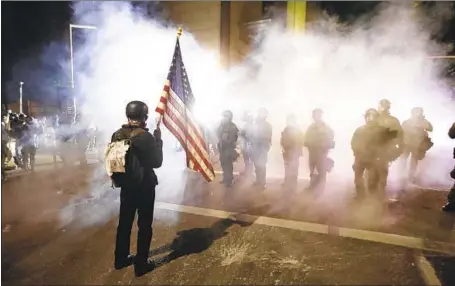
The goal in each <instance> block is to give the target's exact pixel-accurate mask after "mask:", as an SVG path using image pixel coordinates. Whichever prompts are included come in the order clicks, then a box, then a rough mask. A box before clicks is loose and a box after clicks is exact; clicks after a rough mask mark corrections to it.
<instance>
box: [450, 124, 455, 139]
mask: <svg viewBox="0 0 455 286" xmlns="http://www.w3.org/2000/svg"><path fill="white" fill-rule="evenodd" d="M449 137H450V138H452V139H455V123H454V124H452V127H450V129H449Z"/></svg>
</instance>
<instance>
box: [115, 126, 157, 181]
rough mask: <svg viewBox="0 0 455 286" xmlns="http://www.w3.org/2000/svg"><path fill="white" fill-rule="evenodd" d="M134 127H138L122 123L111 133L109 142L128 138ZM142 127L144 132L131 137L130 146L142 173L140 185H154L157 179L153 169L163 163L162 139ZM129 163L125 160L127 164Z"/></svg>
mask: <svg viewBox="0 0 455 286" xmlns="http://www.w3.org/2000/svg"><path fill="white" fill-rule="evenodd" d="M136 128H139V127H136V126H130V125H123V126H122V128H120V129H119V130H117V131H115V132H114V134H112V138H111V142H114V141H120V140H124V139H128V138H129V136H130V134H131V132H132V131H133V130H134V129H136ZM143 129H144V130H145V132H142V133H140V134H139V135H136V136H134V137H133V138H132V139H131V147H130V148H131V150H132V151H133V152H134V155H135V156H136V158H137V159H138V161H139V163H140V168H141V170H142V171H143V174H144V176H143V181H142V182H141V185H143V186H144V187H148V186H151V185H152V186H155V185H157V184H158V179H157V177H156V174H155V171H154V170H153V169H156V168H160V167H161V165H162V164H163V141H162V140H161V139H157V138H155V137H153V135H152V134H151V133H150V132H148V129H147V128H143ZM129 163H130V162H127V164H129Z"/></svg>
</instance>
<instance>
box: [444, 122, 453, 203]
mask: <svg viewBox="0 0 455 286" xmlns="http://www.w3.org/2000/svg"><path fill="white" fill-rule="evenodd" d="M449 137H450V138H451V139H455V123H454V124H452V127H450V129H449ZM453 157H454V158H455V149H454V150H453ZM450 176H451V177H452V179H454V180H455V167H454V168H453V170H452V172H450ZM442 210H444V211H447V212H455V183H454V185H453V186H452V188H451V189H450V191H449V194H448V195H447V204H446V205H445V206H444V207H443V208H442Z"/></svg>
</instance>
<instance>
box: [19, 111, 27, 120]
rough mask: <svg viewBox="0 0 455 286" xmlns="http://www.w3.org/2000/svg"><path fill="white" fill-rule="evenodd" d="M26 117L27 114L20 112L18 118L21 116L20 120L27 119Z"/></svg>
mask: <svg viewBox="0 0 455 286" xmlns="http://www.w3.org/2000/svg"><path fill="white" fill-rule="evenodd" d="M26 117H27V116H26V115H25V114H23V113H21V114H19V117H18V118H19V120H21V121H23V120H25V119H26Z"/></svg>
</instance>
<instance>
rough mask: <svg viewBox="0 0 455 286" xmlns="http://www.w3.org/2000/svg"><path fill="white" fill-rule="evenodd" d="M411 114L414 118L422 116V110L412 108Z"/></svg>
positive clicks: (420, 108)
mask: <svg viewBox="0 0 455 286" xmlns="http://www.w3.org/2000/svg"><path fill="white" fill-rule="evenodd" d="M411 114H412V115H414V116H423V108H422V107H414V108H413V109H412V110H411Z"/></svg>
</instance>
